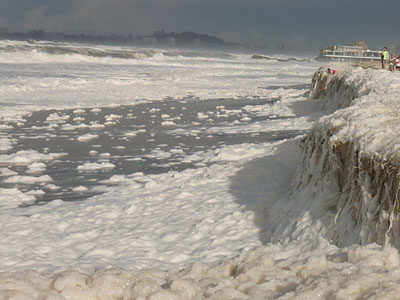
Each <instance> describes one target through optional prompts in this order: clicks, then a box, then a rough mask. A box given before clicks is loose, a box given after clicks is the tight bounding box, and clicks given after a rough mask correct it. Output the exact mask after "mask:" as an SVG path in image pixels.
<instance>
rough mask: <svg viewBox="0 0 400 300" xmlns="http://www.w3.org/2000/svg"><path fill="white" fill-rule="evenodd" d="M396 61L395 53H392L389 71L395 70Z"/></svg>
mask: <svg viewBox="0 0 400 300" xmlns="http://www.w3.org/2000/svg"><path fill="white" fill-rule="evenodd" d="M395 63H396V57H394V53H392V54H391V55H390V59H389V71H394V65H395Z"/></svg>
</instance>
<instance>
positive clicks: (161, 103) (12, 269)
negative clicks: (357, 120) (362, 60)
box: [0, 41, 399, 300]
mask: <svg viewBox="0 0 400 300" xmlns="http://www.w3.org/2000/svg"><path fill="white" fill-rule="evenodd" d="M262 58H263V59H252V57H251V55H249V54H238V53H228V52H221V51H210V50H208V51H206V50H203V51H198V50H196V51H194V50H188V49H186V50H185V49H184V50H174V49H140V48H134V47H127V46H124V47H122V46H104V45H103V46H102V45H81V44H71V43H53V42H36V43H28V42H21V41H1V42H0V63H1V65H2V72H0V207H1V211H0V214H1V218H0V228H1V230H0V240H1V241H2V242H1V243H0V257H1V259H0V272H1V273H0V298H2V299H47V300H49V299H294V298H296V299H352V298H354V299H355V298H357V297H361V296H362V297H364V298H363V299H369V298H371V299H375V298H378V295H377V293H376V291H378V290H380V289H382V290H384V291H385V295H386V296H387V297H386V298H385V299H388V297H389V296H390V293H391V292H393V289H391V288H392V287H393V286H395V283H396V282H398V277H399V275H398V274H399V272H398V270H397V268H398V263H399V261H398V254H397V250H396V249H395V248H392V247H390V246H386V247H384V246H379V245H376V244H373V243H372V244H367V245H363V246H360V245H357V244H354V245H350V246H349V245H346V247H338V245H337V244H335V243H332V241H331V240H330V239H329V238H328V237H327V236H324V234H322V232H324V228H322V227H323V225H321V224H320V223H319V222H318V220H315V219H313V217H312V214H309V215H307V213H304V212H301V211H300V210H301V207H299V204H304V202H306V201H308V197H311V196H310V193H300V192H299V193H296V189H295V188H294V186H295V185H296V183H295V182H294V178H295V176H294V175H295V174H296V172H299V166H301V164H300V162H301V151H302V150H301V147H300V146H301V143H302V141H303V140H304V137H305V136H306V135H307V134H308V133H309V132H310V130H311V128H312V126H313V124H314V122H315V120H317V119H318V118H319V117H321V116H323V115H324V114H326V113H327V111H326V110H325V109H324V103H323V102H321V101H318V100H313V101H310V99H309V97H308V94H309V91H310V88H311V78H312V76H313V74H314V73H315V72H316V70H317V69H318V68H319V67H320V64H319V63H318V62H316V61H314V60H313V59H304V58H303V57H289V56H284V55H271V56H268V57H266V56H263V57H262ZM311 190H312V189H311ZM273 207H274V209H273ZM277 208H279V209H277ZM297 208H298V209H297ZM277 211H278V212H279V214H278V213H277V214H275V212H277ZM315 211H318V212H319V213H321V212H322V213H325V212H328V208H326V207H323V206H322V205H321V207H317V208H315ZM296 212H298V213H299V214H298V216H297V217H296V216H294V217H293V214H295V213H296ZM293 220H296V222H293ZM292 224H294V225H292ZM356 242H357V241H355V243H356ZM348 244H351V243H348ZM377 282H379V284H378V286H377ZM388 295H389V296H388ZM393 295H396V294H395V293H393ZM389 298H390V297H389ZM382 299H383V298H382ZM393 299H394V298H393Z"/></svg>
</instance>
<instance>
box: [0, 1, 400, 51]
mask: <svg viewBox="0 0 400 300" xmlns="http://www.w3.org/2000/svg"><path fill="white" fill-rule="evenodd" d="M399 5H400V4H399V2H398V0H381V1H377V0H333V1H327V0H0V27H8V28H9V29H10V30H13V31H27V30H38V29H44V30H48V31H53V32H67V33H94V34H111V33H116V34H129V33H132V34H134V35H136V34H137V35H144V34H151V33H152V32H153V31H154V30H158V29H163V30H165V31H167V32H171V31H174V32H182V31H194V32H198V33H207V34H211V35H216V36H218V37H221V38H223V39H224V40H226V41H234V42H248V43H251V44H253V45H265V44H269V45H276V44H279V43H286V44H291V43H292V44H298V45H302V46H304V47H308V46H315V47H319V46H328V45H332V44H336V43H349V42H352V41H356V40H365V41H366V42H367V44H369V45H370V47H371V46H372V47H376V48H377V47H379V48H381V47H382V46H383V45H387V46H391V45H397V44H400V42H398V41H397V40H399V38H397V40H396V36H398V35H399V33H398V31H399V29H400V27H399V26H397V25H399V23H400V20H399V18H398V17H397V14H396V11H397V7H398V6H399Z"/></svg>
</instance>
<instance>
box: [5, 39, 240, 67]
mask: <svg viewBox="0 0 400 300" xmlns="http://www.w3.org/2000/svg"><path fill="white" fill-rule="evenodd" d="M16 53H17V54H19V56H17V58H16V56H15V54H16ZM66 57H68V61H71V60H78V61H82V60H85V58H86V60H88V61H91V60H93V59H105V58H107V59H123V60H143V59H152V58H154V59H157V60H159V59H160V58H163V57H165V58H167V57H169V58H183V59H185V58H186V59H191V58H197V59H198V58H205V59H210V58H215V59H231V58H233V55H232V54H230V53H224V52H218V51H206V50H201V51H195V50H162V49H154V48H152V49H150V48H138V47H133V46H131V47H129V46H124V47H118V46H105V45H86V44H71V43H55V42H36V41H8V40H5V41H0V61H1V62H4V63H7V62H11V63H12V62H14V61H15V62H18V63H21V62H27V63H32V62H33V63H34V62H46V61H58V60H64V59H65V58H66Z"/></svg>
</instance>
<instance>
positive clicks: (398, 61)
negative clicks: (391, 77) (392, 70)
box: [395, 55, 400, 71]
mask: <svg viewBox="0 0 400 300" xmlns="http://www.w3.org/2000/svg"><path fill="white" fill-rule="evenodd" d="M395 63H396V71H400V55H399V56H398V57H397V58H396V60H395Z"/></svg>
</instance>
